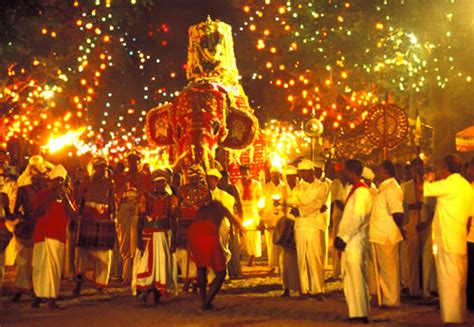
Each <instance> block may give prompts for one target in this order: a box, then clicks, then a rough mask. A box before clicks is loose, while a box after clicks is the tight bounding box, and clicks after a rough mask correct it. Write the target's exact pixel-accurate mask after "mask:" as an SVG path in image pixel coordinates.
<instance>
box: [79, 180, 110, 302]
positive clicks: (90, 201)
mask: <svg viewBox="0 0 474 327" xmlns="http://www.w3.org/2000/svg"><path fill="white" fill-rule="evenodd" d="M82 192H83V193H82V195H81V196H80V197H79V198H80V199H81V200H80V201H81V202H80V203H81V206H80V212H81V213H82V219H81V221H80V228H79V237H78V242H77V247H76V273H77V275H78V277H79V280H78V285H79V283H80V282H81V280H82V276H83V274H84V273H85V272H86V270H87V269H88V268H92V271H93V280H94V281H95V283H96V287H97V288H98V289H103V288H105V287H106V286H107V285H108V283H109V277H110V268H111V260H112V249H113V245H114V243H115V242H114V240H115V237H116V232H115V224H114V223H113V221H112V217H113V211H114V188H113V183H112V181H111V180H110V179H108V178H97V179H95V178H94V177H92V178H90V179H89V180H87V181H86V182H85V186H84V189H83V191H82ZM78 292H80V287H79V288H78V290H76V294H77V293H78Z"/></svg>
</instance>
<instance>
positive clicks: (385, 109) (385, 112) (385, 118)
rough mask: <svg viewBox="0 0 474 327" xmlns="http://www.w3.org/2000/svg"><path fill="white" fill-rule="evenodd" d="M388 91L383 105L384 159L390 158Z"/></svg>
mask: <svg viewBox="0 0 474 327" xmlns="http://www.w3.org/2000/svg"><path fill="white" fill-rule="evenodd" d="M387 123H388V92H386V93H385V106H384V107H383V160H388V148H387V138H388V135H387V133H388V124H387Z"/></svg>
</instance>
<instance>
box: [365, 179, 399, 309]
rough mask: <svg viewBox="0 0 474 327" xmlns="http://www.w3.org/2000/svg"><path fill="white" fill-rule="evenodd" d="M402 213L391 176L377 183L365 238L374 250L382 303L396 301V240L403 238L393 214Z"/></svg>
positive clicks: (388, 304) (397, 276)
mask: <svg viewBox="0 0 474 327" xmlns="http://www.w3.org/2000/svg"><path fill="white" fill-rule="evenodd" d="M395 213H400V214H403V194H402V190H401V188H400V185H399V184H398V182H397V181H396V180H395V178H388V179H386V180H384V181H383V182H382V183H380V185H379V190H378V192H377V195H376V196H375V197H374V198H373V203H372V212H371V216H370V231H369V239H370V242H371V243H372V246H373V248H372V250H375V260H374V261H375V262H374V265H376V266H375V267H374V268H375V269H377V271H378V274H375V275H376V276H377V275H378V284H379V287H380V290H381V294H382V304H383V305H387V306H398V305H399V304H400V272H399V259H398V252H399V246H398V245H399V242H400V241H402V240H403V237H402V234H401V232H400V229H399V228H398V226H397V225H396V224H395V221H394V219H393V214H395Z"/></svg>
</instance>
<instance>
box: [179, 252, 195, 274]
mask: <svg viewBox="0 0 474 327" xmlns="http://www.w3.org/2000/svg"><path fill="white" fill-rule="evenodd" d="M176 260H177V262H178V267H179V270H181V278H183V279H184V280H189V279H196V277H197V268H196V264H195V263H194V261H192V260H191V257H190V256H189V251H188V250H187V249H184V248H177V249H176Z"/></svg>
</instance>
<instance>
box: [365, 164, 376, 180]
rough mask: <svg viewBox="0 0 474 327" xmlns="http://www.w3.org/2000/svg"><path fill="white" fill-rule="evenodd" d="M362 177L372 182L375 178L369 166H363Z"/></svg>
mask: <svg viewBox="0 0 474 327" xmlns="http://www.w3.org/2000/svg"><path fill="white" fill-rule="evenodd" d="M362 178H365V179H367V180H369V181H371V182H373V181H374V179H375V174H374V172H373V171H372V169H370V168H369V167H364V168H363V169H362Z"/></svg>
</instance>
